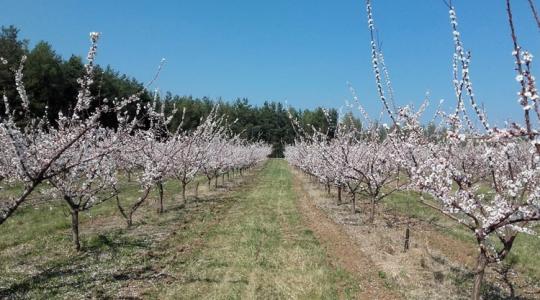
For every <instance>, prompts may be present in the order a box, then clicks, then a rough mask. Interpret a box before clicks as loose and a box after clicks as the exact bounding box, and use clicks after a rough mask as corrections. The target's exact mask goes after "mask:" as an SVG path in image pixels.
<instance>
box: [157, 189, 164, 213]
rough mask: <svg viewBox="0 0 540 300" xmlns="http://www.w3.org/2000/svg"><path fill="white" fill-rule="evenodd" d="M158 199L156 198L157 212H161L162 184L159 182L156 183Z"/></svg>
mask: <svg viewBox="0 0 540 300" xmlns="http://www.w3.org/2000/svg"><path fill="white" fill-rule="evenodd" d="M157 187H158V193H159V199H158V210H157V212H158V214H162V213H163V184H162V183H161V182H158V183H157Z"/></svg>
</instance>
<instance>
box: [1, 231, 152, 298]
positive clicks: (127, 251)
mask: <svg viewBox="0 0 540 300" xmlns="http://www.w3.org/2000/svg"><path fill="white" fill-rule="evenodd" d="M150 247H151V243H150V242H149V241H147V240H144V239H134V238H128V237H125V236H121V235H120V233H119V232H111V233H108V234H106V235H104V234H99V235H96V236H93V237H90V238H89V239H88V240H87V241H86V243H85V245H84V250H83V252H81V253H78V254H73V255H72V256H69V257H63V258H59V259H57V260H54V261H51V262H48V263H46V265H45V266H43V267H41V269H42V270H41V271H40V272H38V273H37V274H35V275H32V276H30V277H27V278H24V279H22V280H20V281H18V282H16V283H13V284H11V285H10V286H9V287H7V288H4V289H0V299H19V298H26V297H28V296H29V294H33V293H32V291H36V292H38V294H39V296H46V294H49V295H54V294H58V293H64V292H68V291H74V292H81V293H82V292H85V291H88V290H90V289H93V288H95V287H96V283H97V285H99V282H110V281H113V280H118V279H120V278H122V277H123V276H132V275H122V274H136V272H134V270H133V269H132V268H130V267H129V263H128V265H121V264H119V263H118V261H120V260H118V256H119V254H120V253H123V254H122V255H126V256H128V258H129V256H132V257H131V258H133V260H129V261H132V262H134V261H135V260H137V258H138V257H140V256H139V255H137V253H140V252H141V251H144V250H148V249H149V248H150ZM95 267H97V268H95ZM90 269H95V271H94V272H91V271H90ZM109 270H116V272H109ZM118 270H119V271H118ZM146 271H147V270H145V272H144V274H145V276H146V275H147V276H148V277H149V278H150V277H151V276H153V275H154V274H153V273H155V272H146ZM140 278H143V276H140Z"/></svg>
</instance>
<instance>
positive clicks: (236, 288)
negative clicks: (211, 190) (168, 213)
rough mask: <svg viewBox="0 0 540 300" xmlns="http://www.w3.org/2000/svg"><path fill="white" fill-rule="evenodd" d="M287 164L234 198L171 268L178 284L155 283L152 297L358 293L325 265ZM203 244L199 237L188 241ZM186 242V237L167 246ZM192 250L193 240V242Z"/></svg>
mask: <svg viewBox="0 0 540 300" xmlns="http://www.w3.org/2000/svg"><path fill="white" fill-rule="evenodd" d="M291 184H292V175H291V173H290V172H289V171H288V168H287V165H286V162H284V161H282V160H272V161H270V162H269V163H268V164H267V166H266V168H265V169H264V170H263V171H262V174H261V175H260V177H259V178H258V183H257V185H256V186H255V187H254V188H252V189H250V190H247V191H244V192H242V193H239V194H237V195H235V196H234V197H235V199H237V200H236V202H235V204H234V205H233V206H232V207H231V208H230V210H229V211H228V213H227V215H226V216H225V217H223V219H222V220H221V222H220V223H218V224H216V225H215V226H211V227H209V228H208V234H207V235H205V236H204V239H203V240H202V241H200V242H202V243H203V244H204V246H203V247H202V248H201V249H194V250H193V252H192V253H190V254H189V255H187V256H186V257H184V258H183V259H181V260H177V261H174V262H172V264H171V265H170V266H169V267H168V269H169V271H170V272H172V273H175V274H179V276H181V279H180V280H178V281H175V282H174V283H172V284H162V285H158V286H157V287H156V288H155V289H154V290H153V291H151V292H149V293H148V294H147V295H146V296H148V297H150V298H156V299H158V298H159V299H163V298H170V299H178V298H185V299H191V298H200V297H202V298H210V299H239V298H243V299H255V298H257V299H289V298H303V299H336V298H340V297H347V298H350V297H353V295H354V294H355V293H356V288H355V284H354V282H353V281H352V277H351V276H350V275H349V274H347V273H346V272H345V271H343V270H340V269H335V268H333V267H331V266H329V265H328V264H327V262H326V254H325V251H324V250H323V249H322V248H321V246H320V245H319V243H318V241H317V239H316V238H315V237H314V235H313V233H312V232H311V231H310V230H308V229H306V228H305V227H304V225H303V224H302V223H301V220H300V214H299V212H298V211H297V210H296V207H295V203H294V202H295V194H294V191H293V189H292V186H291ZM187 238H188V239H189V238H194V239H198V237H196V236H195V237H187ZM185 242H186V237H185V236H179V237H178V240H176V241H175V240H171V241H169V243H171V244H170V245H169V246H173V245H178V244H181V243H185ZM188 244H189V242H188Z"/></svg>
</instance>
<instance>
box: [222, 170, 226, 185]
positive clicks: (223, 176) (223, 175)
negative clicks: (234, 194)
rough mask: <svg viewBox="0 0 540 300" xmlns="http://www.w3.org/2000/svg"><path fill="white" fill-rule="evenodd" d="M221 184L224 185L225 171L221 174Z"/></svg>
mask: <svg viewBox="0 0 540 300" xmlns="http://www.w3.org/2000/svg"><path fill="white" fill-rule="evenodd" d="M221 184H222V185H225V173H223V174H221Z"/></svg>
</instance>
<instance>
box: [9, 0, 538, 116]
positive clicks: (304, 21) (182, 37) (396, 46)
mask: <svg viewBox="0 0 540 300" xmlns="http://www.w3.org/2000/svg"><path fill="white" fill-rule="evenodd" d="M513 2H514V7H515V15H516V19H517V28H518V33H519V36H520V38H521V40H522V42H523V43H522V44H523V45H524V46H525V48H527V49H529V50H531V51H532V52H533V54H536V57H537V60H536V61H537V62H539V61H540V32H539V31H538V29H537V28H536V27H535V23H534V20H533V18H532V14H531V13H530V11H529V10H528V6H527V1H525V0H514V1H513ZM537 2H538V1H537ZM454 3H455V5H456V7H457V10H458V17H459V20H460V26H461V32H462V36H463V39H464V41H465V43H466V46H467V48H468V49H470V50H471V51H472V53H473V64H472V70H471V71H472V78H473V82H474V84H475V88H476V95H477V96H478V98H479V100H480V101H481V102H483V103H485V105H486V108H487V110H488V114H489V116H490V118H491V119H492V120H493V121H496V122H497V123H499V124H500V123H501V122H502V121H503V120H504V119H506V118H507V117H510V118H513V119H517V120H521V109H520V107H519V106H518V105H517V104H516V103H517V102H516V99H517V98H516V92H517V90H518V86H517V82H516V81H515V80H514V77H515V74H514V72H513V61H512V57H511V51H512V48H511V40H510V36H509V30H508V27H507V21H506V14H505V6H504V1H502V0H498V1H494V0H474V1H471V0H454ZM537 5H539V6H540V3H538V4H537ZM374 10H375V11H374V12H375V19H376V21H377V24H378V27H379V29H380V36H381V40H382V42H383V50H384V52H385V54H386V61H387V64H388V65H389V67H390V71H391V77H392V78H393V82H394V87H395V90H396V94H397V102H398V103H401V104H404V103H409V102H413V103H420V102H421V100H422V98H423V95H424V93H425V92H426V91H427V90H429V91H431V95H432V102H433V103H435V102H438V100H439V99H441V98H444V99H446V105H447V106H452V107H453V105H454V97H453V91H452V85H451V55H452V38H451V32H450V29H449V24H448V23H449V22H448V12H447V8H446V7H445V6H444V4H443V2H442V0H414V1H397V0H374ZM1 15H2V18H1V20H2V21H1V23H2V24H4V25H8V24H14V25H16V26H18V27H19V28H20V29H21V36H22V37H23V38H28V39H30V40H31V42H32V43H31V44H32V45H33V44H35V42H37V41H38V40H46V41H49V42H51V43H52V45H53V46H54V48H55V49H56V50H57V52H58V53H59V54H61V55H62V56H63V57H69V55H71V54H72V53H75V54H78V55H84V54H85V53H86V50H87V47H88V38H87V36H88V32H90V31H99V32H102V39H101V42H100V49H99V54H98V63H100V64H102V65H108V64H110V65H111V66H112V67H114V68H115V69H117V70H119V71H120V72H122V73H126V74H128V75H132V76H135V77H136V78H137V79H139V80H144V81H147V80H149V79H150V78H151V77H152V75H153V73H154V72H155V68H156V66H157V65H158V64H159V61H160V59H161V58H162V57H165V58H166V59H167V62H168V63H167V66H166V68H165V69H164V71H163V73H162V75H161V77H160V78H159V81H158V86H159V87H160V89H161V90H169V91H171V92H173V93H176V94H180V95H193V96H196V97H202V96H209V97H212V98H215V97H222V98H223V99H225V100H232V99H235V98H237V97H247V98H249V99H250V100H251V101H252V102H253V103H255V104H260V103H262V102H263V101H265V100H276V101H287V102H288V103H289V104H290V105H292V106H295V107H299V108H313V107H315V106H319V105H320V106H326V107H336V108H339V107H340V106H342V105H343V104H344V103H345V100H347V99H350V98H351V97H350V94H349V91H348V89H347V86H346V82H347V81H350V82H351V83H352V84H353V85H354V87H355V88H356V89H357V91H358V94H359V95H360V98H361V99H362V101H363V102H364V103H365V106H367V107H368V110H369V111H370V112H371V113H372V114H376V113H377V112H378V111H379V102H377V100H376V99H377V98H376V95H375V85H374V80H373V76H372V70H371V67H370V52H369V51H370V50H369V39H368V31H367V28H366V16H365V8H364V1H363V0H340V1H330V0H325V1H323V0H294V1H293V0H272V1H257V0H227V1H224V0H219V1H218V0H191V1H187V0H177V1H172V0H170V1H146V0H145V1H127V0H118V1H111V0H109V1H105V0H95V1H91V2H83V1H68V0H55V1H51V0H49V1H43V0H31V1H30V0H17V1H4V2H3V4H2V13H1ZM537 76H540V72H537ZM433 105H434V106H435V104H433Z"/></svg>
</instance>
